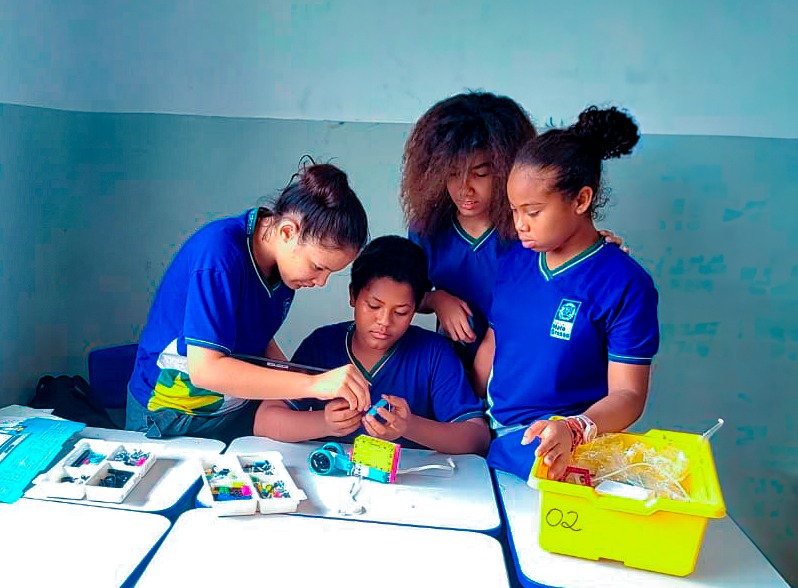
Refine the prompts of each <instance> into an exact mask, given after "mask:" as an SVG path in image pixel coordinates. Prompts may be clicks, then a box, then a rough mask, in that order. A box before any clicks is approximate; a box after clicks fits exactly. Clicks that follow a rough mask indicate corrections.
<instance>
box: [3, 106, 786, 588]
mask: <svg viewBox="0 0 798 588" xmlns="http://www.w3.org/2000/svg"><path fill="white" fill-rule="evenodd" d="M408 130H409V127H408V126H407V125H391V124H364V123H347V124H339V123H324V122H303V121H276V120H267V119H264V120H252V119H223V118H203V117H192V116H172V115H118V114H85V113H74V112H59V111H51V110H45V109H37V108H29V107H19V106H11V105H4V106H1V107H0V199H1V200H2V207H1V208H2V211H3V212H2V215H0V305H2V308H3V312H2V317H3V318H2V320H0V404H7V403H14V402H25V401H27V400H28V399H29V397H30V396H31V394H32V391H33V386H34V385H35V382H36V380H37V378H38V377H39V376H40V375H41V374H43V373H46V372H55V373H63V372H67V373H85V359H86V354H87V351H88V350H89V349H91V348H92V347H95V346H99V345H108V344H117V343H124V342H130V341H135V340H136V339H137V336H138V334H139V332H140V330H141V327H142V324H143V323H144V321H145V318H146V313H147V309H148V306H149V303H150V301H151V299H152V296H153V294H154V292H155V289H156V287H157V285H158V282H159V280H160V277H161V275H162V273H163V271H164V269H165V268H166V265H167V264H168V263H169V260H170V258H171V256H172V255H173V254H174V252H175V251H176V250H177V248H178V247H179V246H180V244H181V243H182V241H183V240H184V239H185V238H186V237H187V236H188V235H190V234H191V233H192V232H193V231H194V230H195V229H196V228H197V227H199V226H200V225H201V224H203V223H204V222H206V221H207V220H209V219H211V218H215V217H218V216H223V215H228V214H235V213H238V212H240V211H242V210H243V209H245V208H246V207H248V206H250V205H253V204H255V203H256V202H257V201H258V199H259V197H261V196H264V195H273V194H274V193H276V192H277V191H278V190H279V189H280V188H281V187H282V186H283V185H284V184H285V182H286V181H287V180H288V179H289V177H290V176H291V174H292V173H293V171H294V170H295V169H296V166H297V162H298V160H299V158H300V156H302V155H303V154H305V153H309V154H312V155H314V156H317V157H319V158H320V159H322V160H332V161H333V162H334V163H336V164H338V165H340V166H341V167H343V168H344V169H345V170H346V171H347V172H348V173H349V175H350V180H351V182H352V184H353V186H354V188H355V190H356V191H357V192H358V194H359V195H360V196H361V197H362V199H363V201H364V204H365V205H366V207H367V210H368V211H369V214H370V219H371V223H372V225H371V232H372V236H377V235H381V234H385V233H391V232H392V233H403V232H404V230H403V224H402V217H401V211H400V208H399V204H398V200H397V186H398V180H399V171H400V158H401V151H402V146H403V143H404V139H405V137H406V134H407V131H408ZM796 160H798V141H794V140H778V139H747V138H734V137H686V136H656V135H651V136H645V137H644V138H643V141H642V143H641V145H640V148H639V150H638V151H637V153H636V155H635V156H634V157H632V158H630V159H627V160H624V161H620V162H613V163H612V164H611V165H609V166H608V176H607V177H608V180H609V181H610V183H611V185H612V191H613V195H614V198H613V199H612V204H611V206H610V208H609V209H608V210H607V218H606V220H605V221H604V222H603V223H602V225H603V226H607V227H611V228H612V229H613V230H615V231H616V232H618V233H620V234H621V235H623V236H624V237H625V238H626V239H627V242H628V244H629V246H630V247H631V249H632V252H633V254H634V255H635V256H636V257H637V258H638V259H639V260H640V261H641V262H642V263H643V264H644V265H645V266H646V267H647V268H648V269H649V271H650V272H651V273H652V275H653V276H654V278H655V280H656V282H657V284H658V287H659V290H660V296H661V307H660V320H661V327H662V347H661V351H660V354H659V355H658V357H657V360H656V365H655V370H654V377H653V383H652V390H651V399H650V402H649V405H648V408H647V412H646V414H645V416H644V417H643V418H642V420H641V421H640V423H638V425H637V427H636V428H637V429H641V430H645V429H648V428H650V427H659V428H664V429H676V430H687V431H694V432H700V431H703V430H705V429H706V428H708V427H709V426H711V425H712V424H713V422H714V421H715V419H717V418H718V417H722V418H724V419H725V420H726V425H725V426H724V427H723V428H722V429H721V430H720V432H719V433H718V434H717V435H716V436H715V437H714V438H713V441H712V442H713V449H714V453H715V457H716V461H717V469H718V473H719V476H720V479H721V483H722V486H723V490H724V495H725V499H726V502H727V506H728V509H729V512H730V513H731V514H732V515H733V516H734V518H735V520H737V522H738V523H739V524H740V525H741V526H742V527H743V529H744V530H745V531H746V532H747V533H748V534H749V535H750V536H751V538H752V539H753V540H754V541H755V542H756V543H757V545H758V546H759V547H760V548H761V549H762V550H763V551H764V552H765V554H766V555H767V556H768V557H769V558H770V559H771V560H772V561H773V563H774V564H775V565H776V566H777V567H778V568H779V569H780V570H781V572H782V573H783V574H785V575H786V576H787V578H788V579H791V580H792V581H793V582H798V563H796V561H795V560H794V549H795V544H796V537H795V535H796V531H798V437H797V436H796V432H795V431H796V425H797V424H798V423H796V412H798V411H796V404H797V403H796V396H795V389H794V382H795V381H796V379H797V378H796V376H798V260H796V252H798V223H796V221H795V215H796V213H798V203H796V201H795V198H794V194H793V189H792V186H794V185H795V183H796V180H798V177H796V176H798V170H796V168H795V166H794V162H795V161H796ZM346 285H347V274H346V272H343V273H342V274H340V275H338V276H334V277H333V278H332V279H331V283H330V285H329V286H328V287H327V288H325V289H323V290H318V291H301V292H300V293H299V295H298V296H297V299H296V302H295V307H294V308H293V310H292V313H291V316H290V318H289V320H288V322H287V323H286V325H285V326H284V328H283V329H282V330H281V332H280V333H279V335H278V339H279V341H280V342H281V344H282V345H283V346H284V347H285V348H286V350H287V351H289V352H291V351H292V350H293V349H294V348H295V347H296V345H297V344H298V343H299V341H300V340H301V339H302V337H303V336H304V335H306V334H307V333H308V332H309V331H310V330H311V329H312V328H314V327H315V326H318V325H320V324H323V323H326V322H331V321H335V320H343V319H345V318H347V317H349V316H350V310H349V308H348V304H347V298H346ZM790 556H793V557H792V558H791V557H790Z"/></svg>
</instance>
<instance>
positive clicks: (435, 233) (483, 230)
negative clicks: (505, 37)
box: [400, 92, 620, 370]
mask: <svg viewBox="0 0 798 588" xmlns="http://www.w3.org/2000/svg"><path fill="white" fill-rule="evenodd" d="M535 135H536V131H535V127H534V125H533V124H532V121H531V120H530V119H529V116H528V115H527V114H526V112H524V110H523V108H521V106H520V105H519V104H518V103H517V102H515V101H514V100H512V99H510V98H508V97H506V96H499V95H496V94H493V93H490V92H465V93H462V94H456V95H454V96H451V97H449V98H446V99H444V100H441V101H439V102H437V103H435V104H433V105H432V106H431V107H430V108H429V110H427V111H426V112H425V113H424V114H423V115H422V116H421V117H420V118H419V119H418V121H417V122H416V124H415V125H414V127H413V130H412V131H411V132H410V135H409V137H408V138H407V142H406V144H405V149H404V155H403V158H402V185H401V196H400V199H401V203H402V208H403V210H404V213H405V218H406V220H407V225H408V228H409V234H408V237H409V238H410V239H411V240H412V241H413V242H414V243H417V244H418V245H419V246H421V248H422V249H423V250H424V252H425V253H426V255H427V259H428V261H429V272H430V279H431V280H432V283H433V286H434V290H433V291H432V292H430V293H428V294H427V295H426V296H425V297H424V300H423V301H422V304H421V306H420V308H419V310H420V312H424V313H430V312H434V313H435V315H436V318H437V319H438V324H439V326H440V330H441V331H442V332H443V333H444V334H446V335H447V336H448V337H449V338H450V339H451V340H452V341H454V342H455V343H457V344H456V345H455V350H456V351H457V353H458V355H459V356H460V358H461V359H462V361H463V363H464V365H465V366H466V368H467V369H469V370H470V368H471V366H472V364H473V361H474V354H475V353H476V351H477V348H478V347H479V344H480V342H481V341H482V338H483V337H484V335H485V332H486V331H487V329H488V321H487V315H488V312H489V310H490V306H491V300H492V292H493V284H494V282H495V280H496V271H497V267H498V264H499V258H500V257H501V256H502V255H503V254H504V252H505V251H506V250H507V249H508V247H510V246H511V245H512V244H513V242H514V241H515V238H516V234H515V229H514V228H513V219H512V215H511V214H510V210H509V208H508V207H507V177H508V175H509V173H510V169H511V168H512V166H513V161H514V158H515V154H516V153H517V151H518V149H519V148H520V147H521V146H522V145H523V144H524V143H525V142H526V141H528V140H530V139H532V138H533V137H535ZM603 234H605V236H606V237H607V238H608V239H609V240H611V241H613V242H618V243H620V239H618V238H617V237H615V236H614V235H613V234H612V233H610V232H609V231H606V232H604V233H603Z"/></svg>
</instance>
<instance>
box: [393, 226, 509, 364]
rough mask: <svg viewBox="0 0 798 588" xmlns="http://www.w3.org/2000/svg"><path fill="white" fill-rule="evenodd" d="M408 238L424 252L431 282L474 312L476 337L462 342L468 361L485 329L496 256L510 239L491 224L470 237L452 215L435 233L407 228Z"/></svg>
mask: <svg viewBox="0 0 798 588" xmlns="http://www.w3.org/2000/svg"><path fill="white" fill-rule="evenodd" d="M408 238H409V239H410V240H411V241H413V242H414V243H416V244H418V245H419V246H420V247H421V248H422V249H423V250H424V253H426V254H427V261H428V264H429V275H430V280H431V281H432V284H433V286H435V288H436V289H438V290H445V291H446V292H448V293H449V294H452V295H453V296H457V297H458V298H460V299H461V300H463V301H465V302H466V303H468V306H469V308H470V309H471V312H472V313H473V314H474V316H473V323H474V325H473V328H474V333H475V335H476V337H477V340H476V341H475V342H474V343H470V344H465V345H464V346H465V348H466V351H465V354H464V355H465V357H467V358H468V360H469V362H472V361H473V359H474V355H475V354H476V352H477V349H478V348H479V344H480V342H481V341H482V338H483V337H484V336H485V332H486V331H487V330H488V319H487V316H488V314H489V312H490V308H491V301H492V300H493V285H494V283H495V282H496V272H497V271H498V267H499V258H500V257H501V256H502V254H503V253H504V252H505V251H506V250H507V249H508V247H509V246H510V245H511V244H512V243H513V242H510V241H503V240H502V239H500V238H499V235H498V234H497V233H496V230H495V228H493V227H491V228H490V229H488V230H487V231H485V233H483V234H482V235H481V236H480V237H477V238H474V237H472V236H471V235H469V234H468V233H467V232H466V231H465V229H463V228H462V227H461V226H460V223H458V222H457V219H456V218H454V217H452V219H451V221H450V222H449V224H448V225H446V226H445V227H444V228H443V230H441V231H439V232H438V233H436V234H435V235H432V236H428V237H422V236H421V235H419V234H418V233H415V232H413V231H410V233H409V234H408Z"/></svg>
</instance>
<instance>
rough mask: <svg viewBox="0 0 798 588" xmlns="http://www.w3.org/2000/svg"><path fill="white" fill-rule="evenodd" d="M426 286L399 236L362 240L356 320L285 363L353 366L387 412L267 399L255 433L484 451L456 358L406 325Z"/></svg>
mask: <svg viewBox="0 0 798 588" xmlns="http://www.w3.org/2000/svg"><path fill="white" fill-rule="evenodd" d="M428 289H429V278H428V275H427V264H426V259H425V258H424V252H423V251H422V250H421V249H420V248H419V247H418V246H416V245H414V244H413V243H412V242H410V241H409V240H408V239H405V238H403V237H398V236H387V237H380V238H378V239H375V240H374V241H372V242H371V243H369V244H368V245H367V246H366V248H365V249H364V250H363V253H361V254H360V256H359V257H358V258H357V259H356V260H355V262H354V264H353V265H352V281H351V284H350V287H349V292H350V304H351V305H352V307H353V308H354V321H351V322H345V323H338V324H334V325H328V326H326V327H321V328H320V329H317V330H316V331H314V332H313V333H312V334H311V335H310V336H308V337H307V338H306V339H305V340H304V341H303V342H302V344H301V345H300V346H299V348H298V349H297V351H296V353H295V354H294V356H293V361H295V362H297V363H302V364H305V365H311V366H316V367H322V368H325V369H332V368H336V367H339V366H342V365H351V366H355V367H356V368H357V369H358V370H359V371H360V373H362V374H363V376H364V377H365V378H366V380H367V381H368V382H369V384H370V386H371V402H372V403H376V402H377V401H378V400H380V399H384V400H386V401H387V402H388V403H389V406H390V409H388V408H378V409H377V413H378V415H379V418H377V416H373V415H367V414H364V412H363V411H362V410H358V409H353V408H352V407H350V406H349V405H348V404H347V403H346V402H344V401H343V400H341V399H334V400H329V401H327V402H322V401H319V400H305V401H286V402H280V401H269V400H266V401H263V402H262V403H261V406H260V408H259V410H258V414H257V417H256V420H255V433H256V434H258V435H264V436H267V437H270V438H272V439H278V440H280V441H305V440H308V439H319V438H325V437H335V438H339V439H340V440H342V441H351V440H352V439H353V438H354V437H355V436H356V435H358V434H362V433H365V434H368V435H371V436H373V437H379V438H381V439H386V440H389V441H398V442H400V443H401V444H402V445H403V446H410V447H426V448H430V449H435V450H437V451H441V452H443V453H452V454H457V453H482V454H484V452H485V450H486V449H487V446H488V442H489V441H490V432H489V429H488V427H487V424H486V423H485V420H484V409H483V406H482V402H481V401H480V400H479V399H478V398H477V397H476V396H475V395H474V392H473V390H472V389H471V387H470V385H469V383H468V381H467V379H466V377H465V372H464V370H463V366H462V364H461V363H460V360H459V359H458V358H457V356H456V355H455V353H454V351H452V349H451V347H450V345H449V344H448V342H447V341H446V340H445V339H444V338H443V337H441V336H440V335H438V334H437V333H433V332H431V331H428V330H426V329H422V328H419V327H417V326H414V325H411V324H410V322H411V321H412V319H413V315H414V314H415V311H416V309H417V307H418V305H419V303H420V302H421V300H422V298H423V297H424V294H425V293H426V292H427V290H428Z"/></svg>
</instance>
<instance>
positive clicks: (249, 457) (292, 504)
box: [237, 451, 307, 514]
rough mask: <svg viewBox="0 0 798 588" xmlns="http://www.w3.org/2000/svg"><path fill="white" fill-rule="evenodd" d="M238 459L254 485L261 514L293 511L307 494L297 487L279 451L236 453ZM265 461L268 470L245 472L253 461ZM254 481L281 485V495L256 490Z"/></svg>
mask: <svg viewBox="0 0 798 588" xmlns="http://www.w3.org/2000/svg"><path fill="white" fill-rule="evenodd" d="M237 457H238V461H239V463H240V464H241V469H242V470H243V471H244V472H245V473H246V475H247V476H249V480H250V481H251V482H252V483H253V486H255V487H256V495H257V497H258V511H259V512H261V513H262V514H274V513H286V512H294V511H296V509H297V507H298V506H299V502H300V501H302V500H305V499H306V498H307V495H306V494H305V493H304V492H303V491H302V490H300V489H299V487H298V486H297V485H296V483H295V482H294V480H293V478H291V475H290V474H289V473H288V469H287V468H286V467H285V465H284V464H283V455H282V454H281V453H280V452H279V451H262V452H259V453H245V454H238V455H237ZM258 462H267V463H268V464H269V466H271V467H270V468H269V471H268V472H266V473H264V472H247V470H248V469H249V468H250V467H251V466H252V465H253V464H255V463H258ZM256 482H259V483H261V484H262V485H275V484H277V485H281V486H282V488H283V492H282V496H280V497H275V496H270V495H268V494H266V493H264V494H261V493H260V492H258V491H257V484H256Z"/></svg>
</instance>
